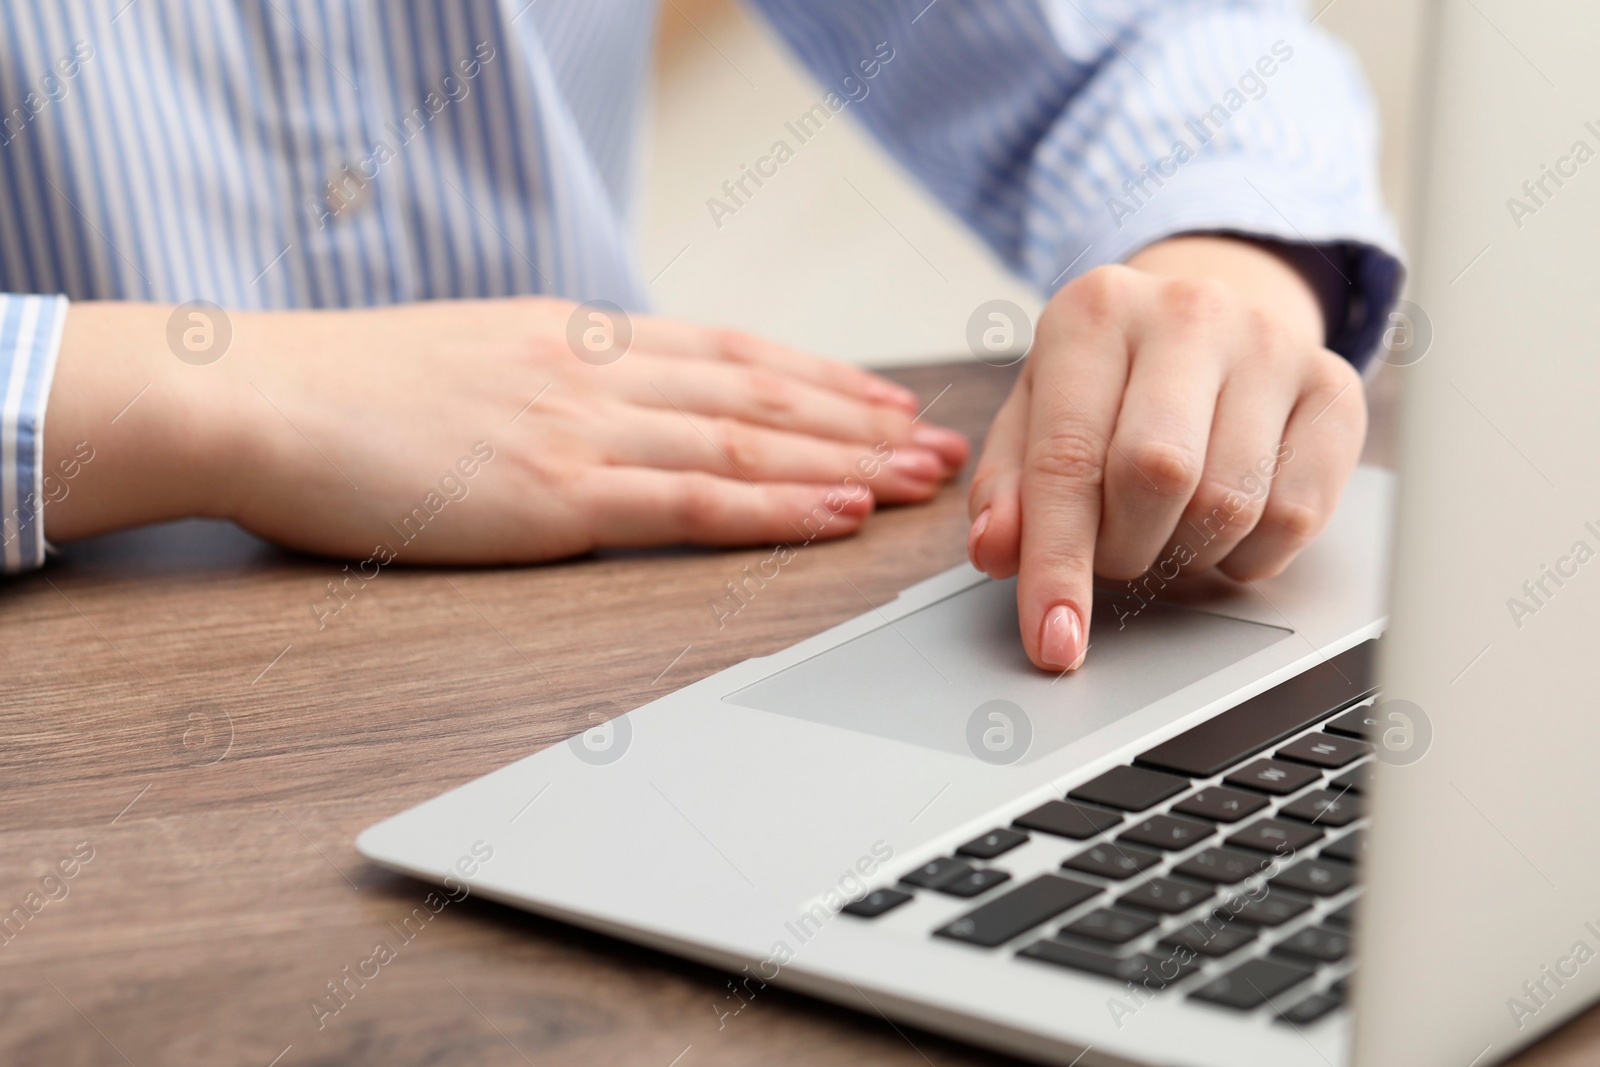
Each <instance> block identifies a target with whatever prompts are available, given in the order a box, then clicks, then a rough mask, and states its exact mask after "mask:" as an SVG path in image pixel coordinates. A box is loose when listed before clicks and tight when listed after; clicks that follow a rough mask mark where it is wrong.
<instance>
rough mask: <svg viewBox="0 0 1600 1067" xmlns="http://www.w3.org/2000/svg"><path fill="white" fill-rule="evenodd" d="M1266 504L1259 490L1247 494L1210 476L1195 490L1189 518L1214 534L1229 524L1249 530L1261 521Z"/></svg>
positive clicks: (1226, 527) (1216, 534)
mask: <svg viewBox="0 0 1600 1067" xmlns="http://www.w3.org/2000/svg"><path fill="white" fill-rule="evenodd" d="M1265 506H1266V504H1265V501H1263V500H1262V499H1261V496H1260V494H1259V493H1248V492H1246V491H1245V490H1244V489H1242V488H1240V487H1239V486H1237V485H1232V484H1229V483H1228V482H1225V481H1222V480H1221V479H1215V478H1207V479H1206V480H1205V481H1203V482H1201V484H1200V486H1199V487H1198V488H1197V489H1196V490H1195V493H1194V500H1193V502H1192V503H1191V504H1190V507H1189V521H1190V522H1192V523H1193V524H1194V525H1195V526H1196V527H1198V528H1200V529H1203V530H1205V531H1206V532H1208V533H1209V534H1210V535H1211V536H1213V537H1215V536H1218V535H1220V534H1221V533H1222V532H1223V531H1225V530H1228V529H1229V528H1230V527H1232V528H1236V529H1238V530H1239V531H1241V532H1248V531H1249V530H1250V529H1252V528H1253V527H1254V526H1255V525H1256V523H1257V522H1259V521H1260V519H1261V512H1262V509H1263V508H1264V507H1265Z"/></svg>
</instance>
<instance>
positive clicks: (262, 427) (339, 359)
mask: <svg viewBox="0 0 1600 1067" xmlns="http://www.w3.org/2000/svg"><path fill="white" fill-rule="evenodd" d="M573 310H574V306H573V305H572V304H570V303H567V302H565V301H559V300H554V299H546V298H525V299H513V300H495V301H472V302H433V303H425V304H414V305H404V306H398V307H390V308H380V309H370V310H360V311H331V312H234V313H229V322H230V325H231V331H232V340H231V343H230V345H229V348H228V350H227V351H226V352H225V353H224V355H223V356H222V357H221V358H220V359H218V360H217V361H216V362H214V363H210V364H208V365H203V366H196V365H192V364H190V363H187V362H184V361H181V360H180V359H178V358H176V357H175V355H174V354H173V353H172V352H171V351H169V350H168V345H167V341H166V337H167V324H168V318H169V316H170V315H171V314H172V309H171V308H161V307H155V306H153V305H134V304H92V303H85V304H78V305H74V307H73V308H72V309H71V310H70V311H69V313H68V323H67V327H66V333H65V337H64V339H63V347H62V354H61V362H60V365H59V369H58V373H57V379H56V384H55V388H54V389H53V390H52V395H51V401H50V406H49V411H48V413H47V418H46V431H45V432H46V438H45V445H46V453H47V455H46V459H47V462H49V461H50V460H51V458H52V457H53V456H54V455H55V454H56V453H60V454H62V455H67V454H69V453H70V452H71V451H72V449H73V447H74V445H75V444H76V443H77V442H79V441H80V440H87V441H88V442H89V443H90V445H91V446H92V447H94V448H95V455H96V458H95V460H94V462H93V463H90V464H87V465H84V466H83V469H82V473H81V474H80V475H79V476H78V478H77V481H76V483H75V484H74V486H73V489H72V492H71V493H70V494H69V495H68V496H67V497H66V498H65V499H63V500H61V501H60V502H59V503H55V504H52V505H51V506H50V507H49V508H48V510H47V516H46V518H47V524H46V536H48V537H50V538H52V539H53V540H70V539H72V538H74V537H79V536H84V535H87V534H91V533H97V532H101V531H103V530H107V529H114V528H117V527H119V526H123V525H131V524H133V523H135V522H150V521H156V520H159V519H164V518H174V517H179V516H182V515H211V516H217V517H224V518H230V519H233V520H235V521H237V522H238V523H239V524H240V525H242V526H244V527H246V528H247V529H249V530H252V531H253V532H255V533H257V534H259V535H261V536H263V537H265V538H267V539H269V540H272V541H275V542H277V543H279V544H282V545H286V546H289V547H292V548H298V549H303V550H307V551H312V552H319V553H326V554H329V555H335V556H344V557H350V558H358V559H361V558H366V557H368V556H370V555H372V554H373V552H374V549H375V548H376V547H377V546H380V545H387V546H389V547H390V548H391V549H393V551H394V555H395V557H396V558H397V559H398V560H399V561H401V562H410V563H420V562H437V563H507V562H534V561H540V560H551V559H557V558H560V557H564V556H570V555H573V554H576V553H581V552H585V551H588V550H590V549H593V548H596V547H603V546H610V547H639V546H650V545H668V544H679V543H695V544H706V545H747V544H758V543H772V542H779V541H795V540H809V539H811V538H813V537H837V536H840V535H843V534H848V533H851V532H853V531H854V530H856V529H857V528H858V527H859V526H860V524H861V522H862V521H863V520H864V519H865V517H866V515H867V514H868V512H870V511H871V510H872V507H873V506H874V503H875V502H887V503H906V502H913V501H919V500H925V499H927V498H928V497H930V496H932V495H933V494H934V493H935V492H936V491H937V489H938V488H939V486H940V485H941V484H942V483H943V482H944V481H945V480H947V479H948V478H950V477H951V476H952V475H953V474H954V473H955V472H956V471H957V470H959V469H960V467H961V466H962V464H963V463H964V462H965V461H966V458H967V451H968V446H967V443H966V440H965V439H964V438H962V437H961V436H960V435H959V434H956V433H954V432H952V431H950V430H945V429H942V428H939V427H936V426H931V425H928V424H927V423H925V422H921V421H914V417H915V415H916V399H915V397H914V396H912V395H911V394H910V393H909V392H908V391H906V390H904V389H902V388H900V387H899V386H896V385H894V384H892V383H890V382H888V381H886V380H884V379H882V378H879V377H877V376H876V375H872V374H869V373H866V372H864V371H861V370H857V369H855V368H852V367H848V366H845V365H842V364H837V363H831V362H827V361H824V360H820V359H815V358H812V357H808V356H804V355H801V354H799V353H797V352H794V351H792V350H790V349H787V348H785V347H783V346H781V345H778V344H774V343H771V342H767V341H763V340H759V339H757V338H754V337H750V336H747V335H744V334H741V333H737V332H734V331H728V330H715V329H706V328H701V327H696V326H689V325H684V324H680V323H673V322H667V321H662V320H658V319H648V318H643V317H639V318H635V319H634V320H633V322H632V326H633V338H632V343H631V346H630V347H629V348H628V350H627V352H626V354H625V355H623V356H622V357H621V358H620V359H617V360H616V361H615V362H611V363H608V364H605V365H594V364H593V363H591V362H586V361H585V360H584V359H580V358H579V356H578V355H577V354H575V350H574V348H573V346H572V345H571V344H570V343H569V340H568V334H569V331H568V326H569V319H571V317H572V314H573ZM147 383H148V386H149V387H148V389H146V390H145V391H144V392H143V393H139V390H140V389H141V387H142V386H144V385H146V384H147ZM136 393H139V399H138V400H137V401H136V402H135V403H134V404H133V405H132V406H131V407H129V408H127V410H126V411H123V412H122V414H121V415H120V416H117V412H118V409H120V408H121V407H122V406H123V405H125V404H127V403H128V401H129V400H130V399H131V398H132V397H134V395H135V394H136ZM113 417H115V421H113ZM469 472H470V473H469ZM384 562H387V560H385V561H384Z"/></svg>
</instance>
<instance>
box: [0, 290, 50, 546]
mask: <svg viewBox="0 0 1600 1067" xmlns="http://www.w3.org/2000/svg"><path fill="white" fill-rule="evenodd" d="M66 314H67V298H66V297H64V296H17V295H9V294H5V293H0V537H3V538H4V549H3V554H0V564H3V566H0V570H4V572H5V573H8V574H14V573H16V572H18V571H24V570H30V569H32V568H34V567H37V566H39V565H40V564H41V563H43V562H44V504H45V486H44V410H45V405H46V404H47V403H48V402H49V399H50V380H51V378H52V377H53V376H54V374H55V369H56V355H57V353H58V352H59V351H60V350H61V328H62V325H63V323H64V322H65V320H66Z"/></svg>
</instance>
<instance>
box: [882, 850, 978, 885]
mask: <svg viewBox="0 0 1600 1067" xmlns="http://www.w3.org/2000/svg"><path fill="white" fill-rule="evenodd" d="M971 873H972V868H971V867H969V866H967V865H966V864H965V863H962V862H961V861H960V860H953V859H950V858H949V857H948V856H940V857H939V858H938V859H936V860H929V861H928V862H927V863H924V864H923V865H922V866H921V867H918V868H917V869H916V870H914V871H912V872H911V873H910V874H907V875H902V876H901V878H900V880H901V881H902V882H904V883H905V884H906V885H914V886H917V887H918V888H920V889H942V888H944V887H945V886H946V885H949V884H950V883H951V882H953V881H955V880H956V879H957V878H965V877H966V876H967V875H969V874H971Z"/></svg>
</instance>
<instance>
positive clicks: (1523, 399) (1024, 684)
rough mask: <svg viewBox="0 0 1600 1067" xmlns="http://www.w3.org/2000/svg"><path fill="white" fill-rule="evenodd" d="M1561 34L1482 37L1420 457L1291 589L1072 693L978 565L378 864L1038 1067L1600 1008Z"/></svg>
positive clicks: (1409, 383) (414, 837)
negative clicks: (1042, 667)
mask: <svg viewBox="0 0 1600 1067" xmlns="http://www.w3.org/2000/svg"><path fill="white" fill-rule="evenodd" d="M1542 9H1543V12H1544V14H1543V16H1542V17H1540V18H1533V19H1515V20H1513V19H1511V18H1510V15H1511V13H1512V12H1511V11H1510V9H1506V10H1505V11H1503V12H1502V11H1501V9H1499V8H1494V10H1491V11H1485V10H1484V9H1483V8H1482V7H1481V6H1480V5H1471V4H1456V3H1451V4H1444V5H1441V10H1440V12H1439V13H1438V21H1437V24H1436V25H1435V27H1434V30H1435V32H1436V36H1437V39H1438V42H1439V47H1438V55H1437V59H1436V61H1435V62H1434V63H1433V64H1432V66H1431V69H1430V72H1429V75H1428V78H1427V80H1428V81H1429V83H1430V86H1431V98H1432V100H1433V106H1434V109H1435V112H1436V114H1435V115H1434V120H1433V122H1432V131H1431V141H1430V144H1429V145H1428V153H1427V155H1428V158H1429V162H1430V165H1429V167H1428V170H1427V177H1426V179H1425V181H1424V182H1423V183H1422V189H1423V191H1424V195H1423V196H1422V197H1421V206H1422V211H1421V214H1422V218H1423V225H1424V237H1423V240H1422V242H1421V246H1420V253H1421V254H1420V256H1419V257H1418V259H1419V263H1418V266H1419V272H1418V273H1419V279H1420V284H1419V286H1418V287H1417V290H1416V292H1415V294H1414V296H1415V300H1416V303H1415V304H1411V305H1407V306H1406V308H1405V309H1404V311H1403V315H1402V317H1401V318H1399V319H1397V320H1395V323H1396V328H1397V330H1401V331H1406V336H1404V337H1402V338H1400V340H1401V344H1400V346H1399V347H1398V348H1397V349H1396V350H1395V352H1396V353H1397V354H1396V355H1392V356H1391V357H1390V358H1391V359H1392V360H1395V361H1398V362H1401V363H1405V364H1407V365H1406V366H1404V368H1403V372H1402V374H1403V378H1404V390H1405V400H1404V404H1403V410H1402V438H1401V450H1402V467H1401V470H1400V472H1399V475H1398V479H1395V478H1393V477H1391V476H1390V475H1388V474H1387V473H1384V472H1381V471H1377V470H1372V469H1363V470H1361V471H1359V472H1358V474H1357V476H1356V477H1355V479H1354V481H1353V483H1352V485H1351V486H1350V488H1349V490H1348V492H1347V493H1346V495H1345V497H1344V499H1343V501H1342V504H1341V506H1340V508H1339V510H1338V512H1337V514H1336V515H1335V517H1334V519H1333V521H1332V523H1331V525H1330V527H1329V529H1328V530H1327V531H1326V533H1325V534H1324V535H1323V537H1322V538H1321V539H1320V540H1319V541H1318V542H1317V543H1316V544H1315V545H1314V546H1313V547H1311V548H1310V549H1309V550H1308V551H1307V552H1306V553H1305V554H1304V555H1303V557H1302V558H1301V559H1299V560H1298V561H1297V562H1296V563H1295V564H1294V565H1293V566H1292V567H1290V568H1289V569H1288V571H1286V572H1285V573H1284V574H1283V575H1282V576H1280V577H1278V578H1275V579H1272V580H1270V581H1262V582H1256V583H1253V584H1247V585H1236V584H1233V583H1230V582H1226V581H1223V580H1219V579H1210V580H1198V581H1192V580H1176V581H1173V582H1170V583H1163V582H1160V581H1149V580H1146V581H1144V582H1142V583H1135V584H1134V585H1127V584H1122V585H1117V586H1113V587H1107V588H1104V589H1102V590H1100V591H1099V595H1098V598H1097V601H1096V607H1095V618H1094V621H1093V627H1092V638H1091V639H1092V641H1093V646H1092V648H1091V651H1090V653H1089V657H1088V660H1087V663H1086V664H1085V666H1084V667H1083V668H1082V669H1081V670H1079V671H1078V672H1076V673H1074V674H1070V675H1066V676H1056V675H1052V674H1049V673H1043V672H1039V671H1037V670H1035V669H1034V668H1033V667H1031V666H1030V665H1029V664H1028V663H1027V661H1026V659H1025V658H1024V656H1023V653H1022V650H1021V648H1020V645H1019V642H1018V637H1017V630H1016V619H1015V605H1014V595H1015V590H1014V586H1013V584H1012V583H1010V582H995V581H991V580H989V579H987V578H986V577H984V576H983V575H981V574H979V573H977V572H975V571H973V570H971V569H969V568H966V567H960V568H957V569H955V570H952V571H950V572H948V573H945V574H941V575H938V576H936V577H933V578H931V579H929V580H927V581H925V582H923V583H921V584H919V585H916V586H914V587H912V588H910V589H907V590H905V591H904V592H903V593H901V594H900V596H899V597H898V598H897V599H895V600H894V601H893V602H891V603H885V604H881V605H878V606H877V607H875V608H874V609H873V610H871V611H869V612H867V613H865V614H863V615H861V616H860V617H859V618H856V619H853V620H851V621H849V622H846V623H843V624H842V625H839V626H837V627H834V628H833V629H831V630H829V631H827V632H826V633H822V634H819V635H817V636H815V637H812V638H810V639H809V640H805V641H802V642H801V643H799V644H797V645H795V646H793V647H792V648H789V649H786V650H784V651H782V652H779V653H777V654H776V655H772V656H769V657H764V658H761V659H755V660H750V661H747V662H744V663H741V664H738V665H737V666H734V667H732V668H730V669H729V670H726V671H723V672H722V673H720V674H717V675H714V676H712V677H709V678H706V679H704V680H702V681H700V682H697V683H695V684H693V685H690V686H688V687H686V688H684V689H682V690H680V691H678V692H676V693H673V694H671V695H670V696H666V697H664V698H662V699H659V700H656V701H654V702H652V703H650V704H648V705H646V706H644V707H642V708H639V709H637V710H635V711H632V712H630V713H628V714H626V715H623V716H620V717H618V718H616V719H613V720H611V721H609V722H606V723H601V724H596V725H595V726H594V727H593V728H592V729H590V730H588V731H587V732H585V733H584V734H581V735H579V736H578V737H575V738H573V739H571V740H570V741H569V742H568V743H566V744H559V745H554V746H551V747H549V748H547V749H545V750H543V751H541V752H537V753H535V754H533V755H530V756H529V757H527V758H526V759H523V760H521V761H519V762H517V763H514V764H512V765H511V766H508V767H504V768H501V769H500V770H497V771H494V772H493V773H490V774H487V775H485V776H484V777H482V778H480V779H478V780H476V781H473V782H470V783H467V784H466V785H463V786H461V787H460V788H458V789H455V790H453V791H451V792H449V793H446V794H445V795H443V796H440V797H437V798H435V799H433V800H430V801H428V802H426V803H424V804H422V805H420V806H418V807H416V808H414V809H412V810H410V811H407V812H404V813H402V814H399V815H396V816H394V817H393V818H391V819H388V820H387V821H385V822H382V823H380V824H378V825H376V826H373V827H371V828H370V829H368V830H367V831H365V832H364V833H363V834H362V835H361V837H360V840H359V843H358V844H359V848H360V850H361V852H362V853H363V854H364V855H365V856H367V857H369V858H370V859H371V860H373V861H375V862H376V863H379V864H381V865H383V866H385V867H388V868H391V869H394V870H397V871H402V872H405V873H408V874H410V875H413V876H416V877H418V878H422V879H428V880H431V881H436V882H439V881H447V882H449V883H450V884H455V883H456V882H457V880H459V882H462V883H465V884H467V885H469V886H470V887H471V891H472V892H475V893H480V894H482V895H483V896H485V897H488V898H492V899H494V900H498V901H501V902H504V903H506V904H509V905H513V906H516V907H519V908H525V909H527V910H529V911H533V912H537V913H539V914H542V915H545V916H550V917H553V918H556V919H560V920H564V921H567V922H570V923H573V924H576V925H578V926H582V927H586V928H589V929H593V930H597V931H601V932H603V933H606V934H608V935H612V936H615V937H619V938H624V939H628V940H631V941H634V942H638V943H640V944H643V945H647V946H650V947H653V948H656V949H661V950H664V951H667V952H671V953H676V954H679V955H681V956H684V957H687V958H690V959H693V960H697V961H701V962H704V963H707V964H710V965H713V966H716V967H720V968H724V969H726V970H727V971H728V972H730V973H731V974H732V975H733V976H734V982H735V985H736V986H740V987H742V988H744V989H746V990H748V991H749V993H750V995H754V994H755V993H756V992H757V991H758V990H759V989H760V988H761V987H762V986H763V985H765V984H773V985H778V986H783V987H787V988H790V989H794V990H798V991H802V992H804V993H808V994H811V995H814V996H817V997H820V998H824V999H827V1000H829V1001H834V1002H837V1003H839V1004H842V1005H846V1006H849V1007H851V1008H855V1009H858V1010H861V1011H863V1012H866V1013H869V1014H873V1015H879V1014H881V1015H882V1016H885V1017H887V1018H889V1019H892V1020H895V1021H896V1022H897V1023H903V1024H910V1025H912V1026H918V1027H923V1028H926V1029H928V1030H931V1031H936V1032H939V1033H942V1034H947V1035H951V1036H953V1037H956V1038H959V1039H962V1040H965V1041H968V1042H971V1043H973V1044H976V1045H980V1046H986V1047H990V1048H993V1049H997V1050H1002V1051H1004V1052H1008V1053H1011V1054H1013V1055H1016V1056H1019V1057H1022V1058H1024V1059H1028V1060H1032V1061H1036V1062H1040V1063H1056V1064H1081V1065H1084V1067H1089V1065H1092V1064H1159V1065H1183V1067H1254V1065H1259V1064H1274V1065H1278V1067H1330V1065H1337V1064H1347V1063H1353V1064H1356V1065H1358V1067H1371V1065H1380V1064H1403V1065H1406V1067H1430V1065H1437V1067H1480V1065H1485V1064H1489V1063H1493V1062H1496V1061H1499V1060H1501V1059H1503V1058H1504V1057H1506V1056H1508V1055H1510V1054H1511V1053H1513V1052H1514V1051H1515V1050H1517V1049H1518V1048H1520V1047H1522V1046H1524V1045H1525V1044H1527V1043H1528V1042H1530V1041H1532V1040H1533V1039H1535V1038H1537V1037H1538V1036H1539V1035H1541V1034H1543V1033H1545V1032H1547V1031H1548V1030H1550V1029H1551V1028H1552V1027H1554V1026H1556V1025H1558V1024H1559V1023H1561V1022H1562V1021H1564V1020H1566V1019H1568V1018H1570V1017H1571V1016H1572V1015H1574V1014H1575V1013H1577V1012H1579V1011H1581V1010H1583V1009H1584V1008H1585V1007H1586V1006H1587V1005H1589V1004H1590V1003H1591V1002H1593V1001H1594V1000H1595V999H1596V997H1597V994H1600V849H1597V848H1596V842H1597V841H1600V774H1597V773H1596V762H1597V760H1600V709H1597V707H1596V705H1595V701H1594V698H1593V693H1594V681H1593V668H1594V663H1595V653H1596V637H1597V636H1600V624H1597V620H1600V562H1596V553H1597V552H1600V433H1597V432H1596V430H1595V418H1596V412H1597V411H1600V353H1597V351H1596V349H1597V343H1596V339H1597V338H1600V301H1597V300H1596V299H1595V298H1594V296H1595V281H1596V271H1595V260H1594V258H1593V252H1592V248H1593V241H1594V237H1593V235H1594V234H1595V233H1596V232H1600V163H1594V162H1590V158H1591V157H1592V156H1594V154H1595V152H1594V150H1595V149H1596V148H1600V131H1597V129H1596V126H1595V125H1590V124H1589V123H1590V120H1592V119H1600V115H1595V114H1592V113H1586V112H1585V111H1584V107H1585V101H1593V100H1595V99H1600V68H1596V67H1595V66H1594V65H1593V63H1592V62H1591V60H1590V57H1589V56H1588V55H1587V51H1588V49H1589V48H1590V47H1591V44H1592V42H1593V41H1594V40H1595V39H1596V36H1597V31H1600V9H1595V8H1593V7H1591V6H1589V5H1582V4H1578V3H1576V2H1572V3H1550V4H1545V5H1542ZM1489 18H1504V20H1505V21H1504V23H1503V24H1501V25H1499V26H1498V27H1497V26H1496V25H1495V24H1493V23H1490V22H1489V21H1488V19H1489ZM1500 31H1504V32H1505V33H1508V34H1511V35H1512V36H1513V37H1514V38H1515V40H1516V43H1515V44H1512V43H1511V38H1509V37H1507V36H1504V35H1503V34H1502V32H1500ZM1557 86H1559V88H1557ZM1580 144H1581V145H1583V146H1585V147H1584V148H1580V147H1579V145H1580ZM1525 183H1526V184H1525ZM1508 197H1510V198H1512V199H1513V200H1515V201H1516V203H1517V204H1520V205H1522V207H1521V208H1519V209H1517V210H1509V209H1508V201H1507V198H1508Z"/></svg>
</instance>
